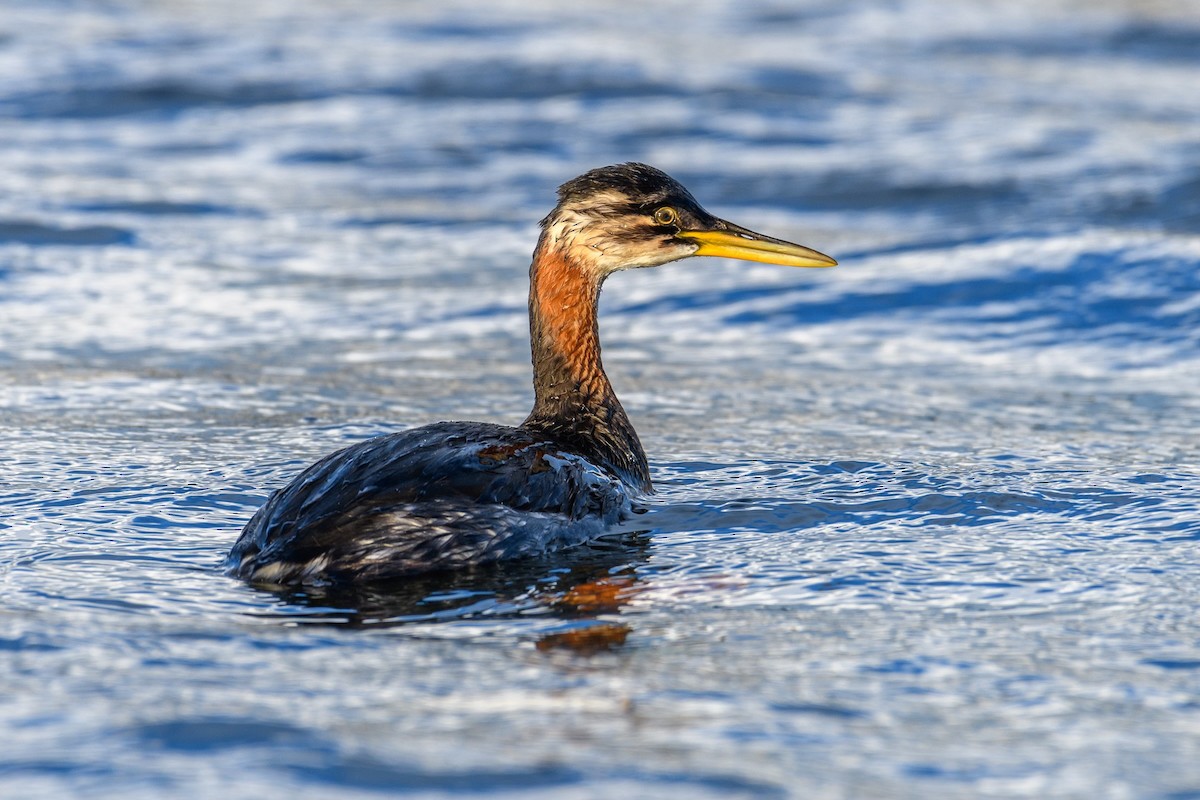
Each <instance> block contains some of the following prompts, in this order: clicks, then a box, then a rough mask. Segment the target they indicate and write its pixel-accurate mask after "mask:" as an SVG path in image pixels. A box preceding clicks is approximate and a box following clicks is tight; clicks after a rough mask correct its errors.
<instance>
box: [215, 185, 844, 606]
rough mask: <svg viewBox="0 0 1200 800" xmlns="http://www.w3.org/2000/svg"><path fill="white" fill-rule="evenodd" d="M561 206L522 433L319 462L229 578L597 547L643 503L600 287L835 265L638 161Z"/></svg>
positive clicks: (288, 490) (417, 566) (478, 560)
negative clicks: (632, 272)
mask: <svg viewBox="0 0 1200 800" xmlns="http://www.w3.org/2000/svg"><path fill="white" fill-rule="evenodd" d="M558 194H559V202H558V205H557V206H556V207H555V209H554V211H552V212H551V213H550V214H549V215H548V216H547V217H546V218H545V219H543V220H542V223H541V226H542V234H541V236H540V238H539V240H538V245H537V248H536V250H535V251H534V257H533V262H532V264H531V266H530V271H529V277H530V293H529V322H530V342H531V350H532V360H533V372H534V380H533V386H534V406H533V410H532V411H531V412H530V414H529V416H528V418H527V419H526V420H525V421H524V422H523V423H522V424H521V425H520V426H518V427H507V426H503V425H492V424H487V423H481V422H439V423H436V424H433V425H427V426H424V427H421V428H415V429H413V430H408V431H404V432H401V433H395V434H391V435H387V436H381V437H377V438H375V439H370V440H368V441H365V442H360V443H359V444H356V445H353V446H351V447H348V448H346V449H344V450H340V451H338V452H336V453H333V454H331V455H329V456H326V457H325V458H323V459H321V460H320V461H318V462H317V463H315V464H313V465H312V466H311V467H309V468H308V469H306V470H305V471H304V472H302V473H301V474H300V475H299V476H297V477H296V478H295V479H294V480H293V481H292V482H291V483H289V484H288V485H287V486H285V487H284V488H283V489H280V490H279V491H277V492H275V493H274V494H273V495H272V496H271V497H270V499H268V501H267V503H266V504H265V505H264V506H263V507H262V508H261V509H259V511H258V513H256V514H255V515H254V517H253V518H252V519H251V520H250V521H249V523H247V525H246V527H245V529H244V530H243V531H242V534H241V536H240V538H239V539H238V541H237V543H236V544H235V545H234V547H233V549H232V551H231V552H230V554H229V556H228V558H227V560H226V566H227V568H228V569H229V571H230V572H231V573H233V574H235V575H237V576H239V577H243V578H247V579H249V580H253V581H257V582H263V583H275V584H293V583H346V582H355V581H373V580H384V579H390V578H396V577H402V576H404V575H411V574H415V573H419V572H426V571H431V570H439V569H457V568H461V567H466V566H471V565H476V564H483V563H488V562H493V561H499V560H503V559H508V558H516V557H520V556H530V555H537V554H540V553H545V552H548V551H552V550H560V549H563V548H567V547H571V546H574V545H577V544H580V543H583V542H586V541H588V540H590V539H594V538H596V537H599V536H602V535H604V534H605V533H606V532H608V531H610V530H611V529H612V528H613V526H614V525H616V524H617V523H619V522H621V521H622V520H624V519H626V518H627V517H628V516H629V515H630V513H631V512H632V509H633V502H634V501H635V499H636V498H637V497H638V495H640V494H642V493H646V492H650V491H652V486H651V482H650V470H649V465H648V463H647V460H646V455H645V453H644V452H643V450H642V446H641V443H640V442H639V441H638V437H637V433H636V432H635V431H634V428H633V425H632V423H631V422H630V420H629V417H628V416H627V415H626V413H625V410H624V408H622V406H621V403H620V401H619V400H618V399H617V396H616V394H615V392H614V391H613V388H612V385H611V384H610V383H609V380H608V376H607V375H606V374H605V372H604V367H603V365H602V363H601V361H600V340H599V327H598V322H597V307H598V300H599V294H600V288H601V286H602V284H603V282H604V279H605V278H606V277H607V276H608V275H609V274H611V273H612V272H616V271H619V270H622V269H630V268H638V267H651V266H658V265H660V264H665V263H667V262H670V261H675V260H678V259H681V258H686V257H688V256H691V255H723V256H730V257H733V258H743V259H748V260H757V261H773V262H774V263H790V264H792V265H794V266H829V265H832V264H833V263H835V262H833V260H832V259H830V258H829V257H828V256H824V255H821V254H820V253H816V252H815V251H812V250H808V249H807V248H803V247H800V246H799V245H793V244H791V243H788V242H783V241H781V240H778V239H772V238H770V237H766V236H762V235H761V234H756V233H753V232H752V231H747V230H746V229H744V228H739V227H738V226H736V225H733V224H732V223H728V222H725V221H723V220H720V219H717V218H716V217H714V216H712V215H711V214H709V213H708V212H706V211H705V210H704V209H703V208H701V207H700V205H699V204H698V203H697V202H696V201H695V199H694V198H693V197H692V196H691V194H689V193H688V191H687V190H686V189H684V188H683V187H682V186H681V185H680V184H679V183H678V182H676V181H675V180H673V179H672V178H671V177H669V176H668V175H666V174H665V173H663V172H661V171H659V170H657V169H655V168H653V167H648V166H646V165H644V164H622V165H619V166H614V167H604V168H601V169H597V170H592V171H591V172H588V173H586V174H584V175H581V176H579V177H578V178H575V179H573V180H571V181H568V182H567V183H565V184H563V185H562V186H561V187H560V188H559V193H558ZM780 259H783V260H780Z"/></svg>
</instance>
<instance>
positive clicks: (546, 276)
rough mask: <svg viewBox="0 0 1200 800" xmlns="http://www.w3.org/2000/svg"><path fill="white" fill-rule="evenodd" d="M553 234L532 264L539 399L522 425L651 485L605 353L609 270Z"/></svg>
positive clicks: (641, 484) (531, 316) (630, 478)
mask: <svg viewBox="0 0 1200 800" xmlns="http://www.w3.org/2000/svg"><path fill="white" fill-rule="evenodd" d="M547 239H548V237H547V236H545V235H543V236H542V239H541V241H539V242H538V248H537V250H536V251H535V252H534V256H533V263H532V265H531V266H530V269H529V336H530V346H531V348H532V355H533V388H534V405H533V411H531V412H530V414H529V418H528V419H526V420H525V422H524V423H523V427H525V428H527V429H529V430H536V431H538V432H541V433H545V434H549V435H552V436H554V437H555V438H556V439H558V440H559V441H561V442H562V443H563V444H564V445H566V446H568V447H570V448H571V449H572V450H574V451H575V452H578V453H579V454H580V455H583V456H585V457H587V458H589V459H591V460H596V461H599V462H601V465H602V466H607V467H609V468H610V469H612V470H614V471H616V472H617V473H618V474H619V475H620V476H621V477H622V478H623V479H625V480H627V481H630V482H633V483H634V484H635V485H637V486H638V488H641V489H643V490H649V489H650V474H649V467H648V466H647V464H646V455H645V453H644V452H643V451H642V446H641V443H640V442H639V441H638V437H637V433H636V432H635V431H634V429H633V425H632V424H631V423H630V421H629V417H628V416H627V415H626V414H625V410H624V409H623V408H622V407H621V403H620V401H619V400H618V399H617V396H616V393H615V392H613V388H612V384H611V383H610V382H609V380H608V376H607V375H606V374H605V373H604V365H603V363H602V362H601V360H600V327H599V321H598V308H599V301H600V286H601V284H602V283H603V280H604V279H603V276H600V275H597V274H596V272H595V271H594V270H591V269H589V268H588V267H587V266H586V265H583V264H580V263H578V262H577V261H575V260H574V259H572V258H570V256H569V255H568V254H567V253H564V252H561V251H560V250H558V249H556V248H554V247H552V246H551V245H550V244H549V243H548V241H547Z"/></svg>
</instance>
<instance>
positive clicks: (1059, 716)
mask: <svg viewBox="0 0 1200 800" xmlns="http://www.w3.org/2000/svg"><path fill="white" fill-rule="evenodd" d="M1193 12H1194V9H1192V8H1191V6H1190V4H1189V3H1187V2H1184V0H1179V2H1169V1H1167V0H1163V1H1162V2H1155V3H1124V2H1116V1H1115V0H1112V1H1111V2H1099V3H1096V2H1089V3H1082V2H1074V1H1073V0H1050V1H1049V2H1046V1H1045V0H1043V1H1042V2H1037V3H1032V2H1029V3H1026V2H1009V3H1004V4H990V3H968V4H964V3H957V2H954V3H952V2H948V1H945V0H941V1H940V0H905V1H904V2H895V3H876V2H865V0H864V1H863V2H849V3H846V2H837V3H834V2H817V1H814V2H805V3H772V2H766V1H765V0H763V1H762V2H749V3H746V2H738V3H733V2H730V3H702V4H694V3H693V4H674V3H668V4H666V5H664V4H661V3H659V4H650V5H647V4H640V3H624V2H613V3H606V4H600V5H599V6H598V7H594V8H581V9H568V8H565V7H562V6H561V4H554V3H545V2H530V1H529V0H523V2H520V3H516V2H513V3H492V4H486V5H482V6H475V5H472V4H467V3H462V2H456V1H452V2H443V3H439V4H436V6H434V5H431V4H425V3H407V2H393V3H384V4H376V3H366V2H361V3H360V2H354V1H348V2H338V3H325V2H317V1H316V0H304V1H303V2H286V3H285V2H278V1H276V0H240V1H239V2H237V3H232V2H231V3H222V2H211V3H203V4H192V3H186V2H173V3H139V2H114V3H106V4H102V5H96V4H89V3H75V2H67V1H66V0H63V1H62V2H53V3H21V2H7V3H4V4H3V5H0V188H2V191H0V368H2V371H0V509H3V514H2V515H0V529H2V531H0V682H2V683H0V685H2V686H3V691H0V734H2V738H3V740H4V742H5V747H4V749H3V753H0V794H3V795H4V796H5V797H20V798H40V797H47V798H48V797H55V798H57V797H64V796H76V797H113V796H120V797H122V798H142V797H145V798H160V797H164V796H177V797H211V796H223V797H230V798H233V797H257V796H263V795H265V794H269V795H272V796H275V795H280V794H287V795H289V796H292V797H296V798H308V797H312V798H317V797H328V796H330V795H332V794H337V795H338V796H344V797H375V796H385V795H387V796H390V795H395V794H401V793H407V794H411V795H413V796H429V797H436V796H448V795H457V794H464V793H470V794H479V795H492V796H500V797H521V798H527V797H556V798H557V797H578V798H597V797H621V798H628V797H653V798H671V797H678V798H703V797H713V798H718V797H719V798H730V797H747V798H760V797H762V798H775V797H805V798H814V797H828V798H843V797H844V798H864V797H889V798H892V797H913V798H918V797H920V798H927V797H947V798H959V797H961V798H977V797H1038V798H1053V797H1080V798H1083V797H1086V798H1108V797H1111V798H1128V797H1139V798H1141V797H1147V798H1173V799H1176V800H1178V799H1179V798H1190V797H1197V796H1200V767H1198V766H1197V765H1198V764H1200V699H1198V698H1200V626H1198V625H1197V623H1196V614H1195V609H1196V607H1197V604H1198V602H1200V588H1198V587H1200V557H1198V556H1197V552H1198V551H1197V540H1198V539H1200V508H1198V502H1197V497H1198V496H1200V446H1198V445H1197V438H1196V430H1197V427H1198V423H1200V238H1197V235H1196V233H1197V229H1198V228H1200V167H1197V164H1200V134H1198V133H1197V131H1200V102H1198V101H1197V99H1196V92H1195V91H1194V90H1193V89H1192V87H1194V86H1195V85H1196V82H1197V76H1198V70H1200V24H1198V23H1197V21H1196V18H1195V16H1194V13H1193ZM630 159H636V160H642V161H647V162H650V163H653V164H655V165H657V166H660V167H662V168H663V169H666V170H667V171H669V172H671V173H672V174H673V175H675V176H676V177H678V178H680V179H681V180H682V181H683V182H684V183H685V184H687V185H688V186H689V187H690V188H691V189H692V191H693V193H694V194H695V195H696V196H697V197H698V198H699V199H700V201H701V202H702V203H704V204H705V205H706V206H707V207H709V208H710V209H711V210H712V211H714V212H715V213H718V214H720V215H722V216H725V217H728V218H731V219H733V220H735V221H738V222H741V223H743V224H745V225H747V226H749V227H752V228H755V229H758V230H763V231H766V232H769V233H773V234H775V235H778V236H781V237H784V238H789V239H794V240H798V241H801V242H804V243H806V244H809V245H812V246H813V247H816V248H818V249H820V250H822V251H825V252H829V253H831V254H833V255H835V256H837V257H838V258H839V260H841V262H842V266H840V267H839V268H838V269H836V270H826V271H817V270H810V271H806V270H788V269H785V268H776V267H770V266H756V265H745V264H735V263H729V262H721V261H715V260H708V259H696V260H692V261H688V262H683V263H679V264H674V265H670V266H667V267H664V268H662V269H660V270H653V271H640V272H636V273H626V274H621V275H618V276H616V277H614V278H613V279H612V280H611V281H610V282H609V285H608V286H607V287H606V290H605V297H604V299H603V303H602V313H603V320H602V328H603V335H604V337H605V346H606V349H605V357H606V363H607V365H608V367H609V371H610V373H611V375H612V378H613V381H614V383H615V385H616V388H617V390H618V392H619V393H620V395H621V397H622V399H623V401H624V403H625V406H626V408H627V409H628V410H629V412H630V414H631V416H632V417H633V419H634V422H635V424H636V425H637V426H638V429H639V432H640V434H641V437H642V440H643V442H644V444H645V445H646V449H647V451H648V452H649V453H650V457H651V464H652V468H653V471H654V477H655V481H656V484H657V486H658V489H659V491H658V494H657V496H656V498H655V501H654V503H653V506H652V509H651V511H650V513H648V514H647V515H646V516H645V517H644V518H643V519H642V520H640V521H639V525H638V526H637V528H638V529H637V530H630V531H628V532H626V534H625V535H624V536H622V537H619V538H617V539H614V540H613V541H611V542H607V543H605V544H604V545H603V546H598V547H595V548H590V549H588V550H586V551H580V552H574V553H569V554H563V555H562V556H560V557H557V558H553V559H548V560H545V561H537V562H529V563H522V564H516V565H508V566H504V567H500V568H495V569H489V570H483V571H480V572H477V573H472V574H465V575H459V576H452V577H445V576H443V577H440V578H430V579H427V580H420V581H413V582H409V583H405V584H402V585H397V586H391V587H372V588H371V589H370V590H364V591H361V592H356V593H354V592H344V591H343V592H336V591H315V590H314V591H309V592H293V593H281V594H273V593H270V592H265V591H261V590H256V589H253V588H251V587H247V586H245V585H242V584H240V583H238V582H236V581H232V580H230V579H228V578H226V577H225V576H223V575H222V574H221V572H220V569H219V564H220V561H221V559H222V557H223V555H224V553H225V551H226V550H227V549H228V547H229V545H230V544H231V543H232V541H233V539H234V538H235V537H236V535H237V532H238V530H239V529H240V527H241V525H242V524H244V522H245V521H246V520H247V519H248V518H249V516H250V515H251V514H252V513H253V511H254V509H255V508H257V506H258V505H259V504H261V503H262V501H263V500H264V499H265V497H266V496H267V494H268V493H269V492H270V491H271V490H272V489H274V488H276V487H279V486H280V485H282V484H283V483H284V482H286V481H287V480H288V479H289V478H290V477H291V476H292V475H293V474H295V473H296V472H297V471H298V470H299V469H300V468H302V467H303V466H304V465H306V464H307V463H309V462H311V461H312V460H314V459H316V458H318V457H319V456H321V455H323V454H325V453H326V452H328V451H330V450H332V449H334V448H337V447H340V446H342V445H344V444H346V443H349V442H352V441H357V440H359V439H362V438H364V437H367V436H370V435H374V434H378V433H383V432H387V431H391V430H397V429H401V428H405V427H409V426H414V425H419V424H423V423H426V422H432V421H435V420H439V419H487V420H494V421H500V422H508V423H516V422H519V421H520V419H521V418H522V417H523V416H524V414H525V412H526V411H527V410H528V407H529V405H530V402H531V397H532V392H531V389H530V385H529V366H528V349H527V347H528V346H527V340H526V319H525V305H524V304H525V292H526V270H527V268H528V259H529V254H530V251H531V250H532V247H533V243H534V241H535V238H536V222H537V220H538V219H539V218H540V217H541V216H542V215H544V214H545V212H546V211H547V210H548V209H549V207H550V206H551V204H552V202H553V191H554V188H555V186H556V185H557V184H558V183H560V182H562V181H563V180H566V179H568V178H570V177H572V176H574V175H576V174H578V173H580V172H582V171H584V170H585V169H589V168H591V167H595V166H599V165H602V164H608V163H615V162H619V161H624V160H630Z"/></svg>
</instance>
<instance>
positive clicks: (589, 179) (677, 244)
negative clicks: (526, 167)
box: [542, 163, 837, 280]
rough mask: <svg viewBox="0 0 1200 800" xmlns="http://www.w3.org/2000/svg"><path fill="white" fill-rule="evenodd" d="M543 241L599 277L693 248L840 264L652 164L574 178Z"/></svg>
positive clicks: (800, 263)
mask: <svg viewBox="0 0 1200 800" xmlns="http://www.w3.org/2000/svg"><path fill="white" fill-rule="evenodd" d="M542 229H543V231H544V233H543V239H542V246H544V247H549V248H552V249H553V250H556V251H558V252H559V253H560V254H562V255H563V256H564V257H567V258H569V259H570V260H572V261H573V262H575V263H577V264H580V265H581V266H584V267H585V268H586V269H588V270H589V271H591V272H592V273H593V274H594V275H595V276H596V277H597V278H598V279H601V280H602V279H603V278H604V277H605V276H607V275H609V274H610V273H613V272H616V271H618V270H623V269H636V268H639V267H656V266H658V265H660V264H666V263H668V262H670V261H676V260H678V259H681V258H687V257H688V256H723V257H725V258H737V259H741V260H743V261H762V262H765V263H768V264H782V265H784V266H790V267H832V266H834V265H836V264H837V262H836V261H834V260H833V259H832V258H830V257H829V256H827V255H824V254H823V253H818V252H817V251H816V250H811V249H809V248H807V247H803V246H801V245H798V244H792V243H791V242H785V241H783V240H782V239H774V238H771V237H770V236H764V235H762V234H761V233H755V232H754V231H750V230H747V229H745V228H743V227H740V226H738V225H734V224H733V223H732V222H726V221H725V220H723V219H718V218H717V217H714V216H713V215H712V214H709V213H708V212H707V211H705V210H704V209H703V208H702V207H701V206H700V204H699V203H697V202H696V199H695V198H694V197H692V195H691V193H689V192H688V190H687V189H685V188H684V187H683V186H682V185H681V184H680V183H679V182H678V181H676V180H675V179H674V178H672V177H671V176H670V175H667V174H666V173H665V172H663V171H662V170H658V169H655V168H654V167H650V166H647V165H645V164H634V163H630V164H620V165H618V166H612V167H601V168H600V169H594V170H592V171H591V172H586V173H584V174H583V175H580V176H579V177H578V178H575V179H573V180H570V181H567V182H566V183H564V184H563V185H562V186H560V187H559V189H558V205H557V206H556V207H555V209H554V210H553V211H552V212H550V214H549V215H548V216H547V217H546V218H545V219H543V220H542Z"/></svg>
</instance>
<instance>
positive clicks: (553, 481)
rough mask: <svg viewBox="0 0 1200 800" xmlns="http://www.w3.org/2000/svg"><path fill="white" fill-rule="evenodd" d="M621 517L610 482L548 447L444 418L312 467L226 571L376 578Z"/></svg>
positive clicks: (284, 579) (261, 519)
mask: <svg viewBox="0 0 1200 800" xmlns="http://www.w3.org/2000/svg"><path fill="white" fill-rule="evenodd" d="M629 509H630V497H629V492H628V490H627V489H626V487H625V486H624V485H623V484H622V483H621V482H620V481H619V480H618V479H617V478H615V477H613V475H612V474H611V473H610V472H608V471H606V470H602V469H600V468H598V467H597V466H595V465H593V464H591V463H589V462H588V461H586V460H584V459H583V458H582V457H580V456H578V455H574V454H572V453H569V452H566V451H564V450H563V449H562V448H561V447H559V446H557V445H556V444H555V443H554V442H552V441H549V440H547V439H545V438H542V437H539V436H538V435H536V434H532V433H530V432H528V431H525V430H523V429H521V428H510V427H506V426H502V425H491V424H486V423H473V422H442V423H437V424H434V425H427V426H425V427H422V428H415V429H413V430H408V431H403V432H401V433H395V434H390V435H387V436H380V437H376V438H374V439H369V440H367V441H364V442H360V443H358V444H355V445H352V446H351V447H348V448H346V449H344V450H340V451H338V452H336V453H333V454H331V455H329V456H327V457H325V458H323V459H321V460H320V461H318V462H317V463H315V464H313V465H312V466H311V467H309V468H308V469H306V470H305V471H304V472H302V473H301V474H300V475H298V476H297V477H296V478H295V480H293V481H292V482H291V483H290V484H288V485H287V486H285V487H284V488H283V489H280V490H279V491H277V492H275V494H273V495H272V496H271V498H270V499H269V500H268V501H267V503H266V504H265V505H264V506H263V507H262V508H261V509H259V511H258V513H257V514H255V515H254V517H253V518H252V519H251V520H250V522H249V523H247V525H246V527H245V529H244V530H243V531H242V535H241V537H240V538H239V539H238V541H237V544H235V545H234V548H233V550H232V551H231V552H230V554H229V557H228V560H227V562H226V565H227V567H228V568H229V569H230V571H231V572H233V573H234V574H236V575H238V576H240V577H243V578H248V579H251V580H256V581H261V582H266V583H295V582H314V581H318V582H319V581H333V582H337V581H345V580H375V579H385V578H391V577H399V576H403V575H408V574H413V573H416V572H425V571H429V570H433V569H454V568H459V567H463V566H469V565H472V564H482V563H487V562H491V561H496V560H499V559H504V558H512V557H516V556H521V555H534V554H537V553H541V552H546V551H548V550H554V549H561V548H563V547H567V546H571V545H573V544H578V543H581V542H584V541H587V540H588V539H592V538H595V537H596V536H598V535H599V534H601V533H603V532H604V530H605V529H607V528H608V527H610V526H611V525H612V524H614V523H615V522H618V521H620V519H622V518H623V517H624V516H625V515H626V514H627V513H628V511H629Z"/></svg>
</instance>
